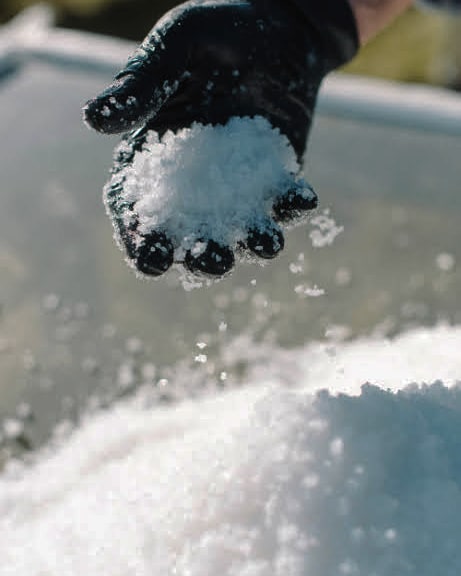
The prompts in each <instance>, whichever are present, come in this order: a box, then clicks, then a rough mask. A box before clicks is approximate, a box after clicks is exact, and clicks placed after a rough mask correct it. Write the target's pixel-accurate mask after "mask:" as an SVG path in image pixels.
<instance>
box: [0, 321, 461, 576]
mask: <svg viewBox="0 0 461 576" xmlns="http://www.w3.org/2000/svg"><path fill="white" fill-rule="evenodd" d="M432 337H433V346H432V347H430V346H427V347H426V348H425V349H424V353H423V354H421V353H420V355H419V357H417V363H416V368H417V371H415V374H417V377H418V379H420V377H421V374H423V373H424V371H425V369H426V371H427V373H428V374H429V377H428V378H430V379H431V380H432V379H433V376H432V375H433V374H434V371H435V368H437V367H440V368H441V369H442V368H443V366H441V365H440V364H441V362H444V361H445V362H450V363H451V364H452V366H453V371H452V373H453V374H454V373H456V372H457V373H458V374H461V357H460V355H459V349H460V347H461V330H459V329H454V328H453V329H450V328H444V329H442V330H433V331H430V330H417V331H414V332H412V333H411V334H407V335H404V336H403V337H399V338H397V339H396V340H394V341H392V342H384V341H381V342H378V341H373V343H372V345H371V346H370V347H369V348H368V349H367V351H366V358H365V357H364V342H359V343H358V344H357V345H355V344H354V343H349V344H347V345H343V344H338V345H337V346H336V354H335V355H328V354H325V353H323V362H320V360H319V358H320V356H318V357H317V359H316V360H315V364H316V370H315V371H314V373H312V374H310V373H309V371H305V372H304V373H303V370H302V368H303V366H308V365H309V358H310V356H311V354H312V353H313V347H312V346H310V347H306V348H305V349H304V350H299V351H298V352H297V355H298V357H297V358H296V357H295V356H293V357H292V364H293V374H295V375H296V379H297V384H299V385H300V386H299V387H287V386H286V384H287V383H291V382H290V381H289V378H288V379H285V378H284V377H281V376H278V377H276V376H274V375H272V378H271V383H270V384H269V383H268V381H269V379H268V378H267V377H266V375H265V372H264V370H265V369H267V358H266V359H263V358H261V359H260V361H259V363H260V369H258V366H256V365H255V366H254V372H253V376H252V382H251V385H249V386H247V387H244V388H240V389H236V390H231V391H228V392H226V393H224V394H222V395H220V396H218V397H214V398H208V399H202V400H197V401H195V402H194V401H187V402H184V403H182V404H179V405H177V406H173V407H169V408H166V407H165V408H156V409H152V408H147V407H146V404H145V402H144V400H145V398H143V396H142V394H140V395H139V396H137V397H136V398H134V399H131V400H129V401H128V400H125V401H124V402H122V403H120V404H118V405H117V406H116V407H113V408H112V409H111V410H109V411H107V412H102V413H101V414H99V415H98V416H96V417H92V418H90V419H89V420H88V421H87V422H85V423H84V424H83V425H82V426H81V428H80V429H79V430H78V431H77V432H76V433H75V434H74V435H73V436H72V437H71V438H70V439H69V440H68V441H67V443H66V444H64V445H63V446H62V447H61V448H60V449H59V450H57V451H54V452H51V451H50V453H49V454H48V455H46V454H43V455H42V456H41V458H40V459H39V461H38V462H37V463H36V464H35V465H34V466H32V467H30V468H26V469H21V468H20V467H17V466H12V467H11V468H10V469H9V470H8V471H7V472H6V473H4V474H3V476H2V477H0V558H1V559H2V561H1V563H0V575H1V576H7V575H8V576H10V575H13V574H14V576H38V575H41V574H46V575H47V576H55V575H56V576H57V575H59V576H74V575H75V576H77V575H78V576H81V575H82V574H86V575H88V576H92V575H96V574H104V575H106V576H122V575H123V576H125V575H127V574H136V576H147V575H149V576H151V575H152V574H153V573H155V574H175V575H178V576H205V575H209V574H211V575H214V574H219V575H222V576H342V575H353V576H359V575H360V576H396V575H398V576H407V575H408V576H409V575H418V576H438V575H440V574H443V575H444V576H455V575H456V576H457V575H458V574H459V573H460V571H461V548H460V547H459V545H458V540H459V534H460V533H461V514H460V510H461V451H460V449H459V438H461V388H460V387H458V386H457V385H455V384H454V385H453V386H451V387H447V386H444V385H442V384H441V383H434V384H431V385H429V384H428V385H423V386H419V387H417V386H411V387H409V388H407V389H405V390H400V391H398V390H399V388H401V385H402V380H405V381H407V379H408V378H409V377H411V363H410V362H405V358H406V357H409V358H416V351H417V350H418V349H420V346H421V341H422V340H427V341H429V340H430V339H431V338H432ZM440 346H442V347H443V348H444V351H443V355H441V354H440V352H441V351H440V348H439V347H440ZM272 356H274V354H272ZM389 358H393V359H394V361H393V362H390V361H389ZM346 359H348V360H347V370H344V371H342V372H341V364H342V361H343V360H344V362H346ZM365 360H366V367H367V368H365V364H364V361H365ZM354 366H357V367H358V371H357V373H354ZM401 367H404V369H403V372H402V373H401V369H402V368H401ZM300 368H301V370H300ZM338 371H340V374H341V378H340V379H339V380H338V379H337V378H336V376H337V374H338ZM284 372H289V365H288V364H287V365H285V369H284ZM300 374H303V375H302V376H300ZM258 375H259V376H258ZM382 377H383V380H386V386H388V384H387V382H388V381H389V382H392V383H393V384H392V388H393V391H392V390H389V389H388V390H386V389H383V388H379V387H377V386H372V385H369V384H367V385H365V386H363V387H362V390H361V393H360V394H359V395H354V396H352V395H346V394H344V393H342V390H349V389H354V390H355V391H356V380H357V379H359V380H361V381H362V384H363V383H364V382H365V380H366V379H367V380H374V381H375V382H377V383H379V382H380V381H381V379H382ZM313 378H315V379H313ZM332 382H336V388H331V389H330V390H329V391H328V392H327V391H324V392H321V391H320V392H319V391H317V392H313V391H314V390H316V389H317V390H318V389H319V388H322V387H323V385H324V383H329V385H331V383H332ZM333 393H337V395H336V396H334V395H333Z"/></svg>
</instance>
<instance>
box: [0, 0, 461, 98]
mask: <svg viewBox="0 0 461 576" xmlns="http://www.w3.org/2000/svg"><path fill="white" fill-rule="evenodd" d="M34 3H36V0H2V1H1V3H0V23H2V22H6V21H8V20H9V19H10V18H12V17H13V16H14V15H15V14H17V13H18V12H19V11H20V10H22V9H23V8H25V7H27V6H30V5H32V4H34ZM48 3H49V4H51V5H52V6H53V7H54V8H55V9H56V12H57V23H58V25H59V26H63V27H68V28H76V29H82V30H88V31H93V32H98V33H103V34H108V35H111V36H118V37H121V38H127V39H131V40H137V41H138V40H142V38H143V37H144V36H145V34H146V33H147V32H148V31H149V29H150V28H151V26H152V25H153V23H154V22H155V21H156V20H157V19H158V18H159V17H160V16H161V15H162V14H163V13H164V12H165V11H166V10H168V9H169V8H171V7H172V6H174V5H175V4H179V2H175V1H174V0H49V2H48ZM347 70H348V71H351V72H353V73H358V74H366V75H371V76H378V77H383V78H389V79H397V80H402V81H407V82H425V83H429V84H435V85H441V86H448V87H451V88H454V89H457V90H459V89H460V88H461V17H452V16H447V15H441V14H439V13H437V12H434V11H422V10H420V9H416V8H414V9H411V10H409V11H408V12H407V13H406V14H404V15H403V16H402V17H401V18H399V19H398V20H397V21H396V22H395V23H394V24H393V26H391V27H390V28H389V29H387V30H386V31H385V32H383V33H382V34H381V35H379V36H378V37H377V38H376V39H375V40H374V41H373V42H372V43H370V44H369V45H368V46H367V47H366V48H365V49H364V50H362V52H361V53H360V55H359V56H358V57H357V58H356V59H355V60H354V62H353V63H352V64H350V65H349V66H348V67H347Z"/></svg>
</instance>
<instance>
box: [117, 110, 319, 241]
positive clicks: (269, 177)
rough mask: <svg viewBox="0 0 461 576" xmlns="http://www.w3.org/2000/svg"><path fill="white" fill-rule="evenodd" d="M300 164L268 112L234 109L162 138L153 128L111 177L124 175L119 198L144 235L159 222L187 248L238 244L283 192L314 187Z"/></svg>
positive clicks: (307, 190)
mask: <svg viewBox="0 0 461 576" xmlns="http://www.w3.org/2000/svg"><path fill="white" fill-rule="evenodd" d="M299 171H300V167H299V165H298V162H297V160H296V155H295V153H294V150H293V148H292V147H291V145H290V143H289V141H288V139H287V138H286V137H285V136H283V135H282V134H281V133H280V131H279V130H277V129H275V128H272V126H271V125H270V123H269V122H268V121H267V120H265V119H264V118H262V117H256V118H237V117H234V118H231V119H230V120H229V122H228V123H227V124H226V125H224V126H221V125H218V126H211V125H202V124H194V125H193V126H192V127H190V128H184V129H182V130H180V131H178V132H177V133H176V134H175V133H173V132H171V131H168V132H166V133H165V134H164V135H163V137H162V138H159V137H158V135H157V134H156V133H155V132H150V133H148V135H147V139H146V142H145V144H144V146H143V148H142V150H141V151H138V152H136V153H135V156H134V161H133V163H132V164H131V165H130V166H128V167H126V168H124V169H123V170H122V171H121V172H119V173H117V174H115V175H114V177H113V178H114V179H115V181H119V180H120V179H122V180H123V181H124V185H123V189H124V190H123V194H122V197H121V199H120V204H121V205H128V206H132V210H133V212H134V213H135V214H136V216H137V220H138V222H139V225H138V231H139V232H140V233H141V234H142V235H147V234H149V232H151V231H152V230H159V229H160V230H163V231H165V232H166V233H167V236H169V237H170V238H171V239H172V240H173V243H174V245H175V246H177V247H183V248H188V247H190V245H192V243H193V241H194V240H196V239H197V238H200V239H210V238H211V239H213V240H215V241H216V242H218V243H221V244H226V245H230V246H234V245H235V244H236V243H237V242H238V241H240V240H245V238H246V234H247V231H248V229H249V228H252V227H256V226H258V225H259V224H261V223H262V222H263V221H264V219H265V218H266V217H267V213H269V212H270V210H271V208H272V205H273V203H274V200H275V199H276V198H277V197H278V196H280V195H281V194H282V193H284V192H287V191H288V190H289V189H290V188H302V189H303V190H304V189H305V190H306V194H313V193H312V192H311V190H310V188H309V186H308V185H307V184H306V183H305V182H304V181H303V180H302V179H297V174H298V173H299ZM109 185H110V183H109ZM108 189H109V188H108Z"/></svg>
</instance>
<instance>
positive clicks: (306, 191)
mask: <svg viewBox="0 0 461 576" xmlns="http://www.w3.org/2000/svg"><path fill="white" fill-rule="evenodd" d="M317 204H318V197H317V194H316V193H315V192H314V190H313V189H312V188H311V186H309V184H305V183H303V184H302V185H301V184H300V185H296V186H293V187H291V188H289V189H288V190H287V191H286V192H285V193H284V194H283V195H282V196H279V198H277V200H276V201H275V202H274V206H273V210H274V215H275V218H276V220H277V221H279V222H289V221H290V220H293V219H296V218H300V217H302V216H303V215H304V214H305V213H306V212H308V211H309V210H314V208H317Z"/></svg>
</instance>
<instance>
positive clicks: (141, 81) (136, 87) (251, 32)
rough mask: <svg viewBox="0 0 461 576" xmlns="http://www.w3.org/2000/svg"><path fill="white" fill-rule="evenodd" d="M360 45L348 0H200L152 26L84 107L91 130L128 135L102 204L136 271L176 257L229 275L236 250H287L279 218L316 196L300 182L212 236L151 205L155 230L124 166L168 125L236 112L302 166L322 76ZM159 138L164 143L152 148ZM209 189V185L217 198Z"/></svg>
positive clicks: (171, 128)
mask: <svg viewBox="0 0 461 576" xmlns="http://www.w3.org/2000/svg"><path fill="white" fill-rule="evenodd" d="M357 46H358V39H357V31H356V27H355V22H354V18H353V15H352V12H351V9H350V7H349V5H348V3H347V2H346V0H321V1H320V0H246V1H245V0H244V1H240V0H228V1H225V0H216V2H213V1H210V0H193V1H191V2H187V3H185V4H182V5H180V6H179V7H178V8H175V9H173V10H172V11H170V12H169V13H167V14H166V15H165V16H164V17H163V18H162V19H161V20H160V21H159V22H158V23H157V24H156V25H155V27H154V28H153V29H152V31H151V32H150V33H149V35H148V36H147V38H146V39H145V40H144V42H143V43H142V44H141V46H140V47H139V48H138V49H137V51H136V52H135V53H134V55H133V56H132V57H131V58H130V59H129V61H128V63H127V66H126V67H125V69H123V70H122V71H121V72H120V73H119V74H118V75H117V76H116V78H115V81H114V83H113V84H111V85H110V86H109V87H108V88H107V89H106V90H104V91H103V92H102V93H101V94H100V95H99V96H97V97H96V98H94V99H93V100H90V101H89V102H88V103H87V104H86V106H85V108H84V119H85V121H86V123H87V124H88V125H89V126H91V127H92V128H94V129H95V130H98V131H99V132H102V133H105V134H113V133H127V134H125V136H124V137H123V140H122V143H121V145H120V146H119V147H118V148H117V149H116V152H115V158H114V165H113V168H112V178H111V180H110V182H109V183H108V185H107V186H106V189H105V201H106V205H107V207H108V210H109V212H110V214H111V216H112V218H113V221H114V225H115V229H116V236H117V238H118V240H119V243H120V244H121V245H122V246H123V247H124V248H125V250H126V252H127V255H128V259H129V261H130V262H131V263H132V264H133V265H134V266H135V267H136V269H137V270H138V271H140V272H141V273H143V274H146V275H150V276H159V275H161V274H163V273H164V272H165V271H166V270H167V269H168V268H169V267H170V266H171V265H172V264H173V262H175V261H176V262H182V263H183V264H184V266H185V267H186V268H187V269H189V270H191V271H192V272H199V273H202V274H205V275H209V276H221V275H223V274H225V273H226V272H228V271H229V270H230V269H231V268H232V267H233V265H234V250H235V248H236V247H237V246H238V247H240V248H242V247H243V249H244V250H246V251H249V252H251V253H254V254H256V255H257V256H259V257H261V258H272V257H274V256H276V254H277V253H278V252H279V251H280V250H281V249H283V246H284V238H283V233H282V231H281V228H280V226H279V224H278V223H280V222H288V221H290V220H291V219H293V218H297V217H299V216H300V214H301V213H305V211H307V210H310V209H312V208H315V206H316V204H317V197H316V195H315V193H314V192H313V191H312V189H311V188H310V187H309V186H308V185H307V184H305V183H304V182H303V181H296V180H295V179H294V178H292V179H291V181H290V179H289V178H285V179H283V178H280V179H279V181H278V185H277V186H278V187H279V189H277V190H275V191H274V190H272V192H271V194H265V195H264V194H263V195H262V196H260V198H261V205H260V206H258V207H256V208H255V211H256V214H254V215H253V217H252V218H251V219H248V221H247V230H246V231H245V233H244V234H243V236H242V233H241V231H240V233H239V234H236V235H235V236H233V237H226V236H225V235H223V234H221V235H219V234H218V235H216V237H214V232H213V228H210V227H208V228H207V225H206V224H207V223H206V222H202V223H201V225H197V228H198V229H197V230H195V233H194V231H191V230H188V231H187V234H186V235H187V238H180V237H178V236H177V234H176V235H175V233H174V231H172V228H171V223H170V224H169V222H168V221H167V220H166V221H161V219H158V218H157V220H156V219H155V214H152V210H151V214H150V216H151V218H150V220H149V222H150V226H148V225H147V224H146V221H145V219H144V221H142V218H141V216H140V211H139V206H140V201H141V203H142V199H140V198H139V195H138V196H136V194H133V190H132V180H133V178H132V176H133V174H132V171H131V176H130V177H127V174H128V172H127V170H128V171H129V170H130V169H132V168H133V166H135V165H136V162H137V157H138V156H139V155H140V154H146V150H147V151H149V150H150V146H151V145H153V146H155V145H157V146H158V145H159V143H161V142H162V140H161V139H162V138H169V141H171V138H172V136H171V132H172V133H179V132H180V131H181V130H183V129H187V128H190V127H194V126H197V125H202V126H205V127H206V126H222V125H226V124H228V122H229V121H230V120H231V119H233V118H235V117H238V118H247V119H248V118H253V119H255V118H257V117H262V118H263V119H265V121H268V122H269V123H270V127H271V128H274V129H276V130H277V132H278V133H279V134H280V136H281V137H283V138H285V139H287V142H288V143H289V145H290V146H291V147H292V150H294V154H295V155H296V158H297V161H298V163H299V164H300V163H301V160H302V157H303V154H304V151H305V146H306V140H307V136H308V132H309V129H310V125H311V120H312V115H313V111H314V107H315V101H316V97H317V93H318V89H319V86H320V83H321V81H322V78H323V77H324V76H325V75H326V74H327V73H328V72H329V71H331V70H332V69H334V68H336V67H338V66H340V65H341V64H343V63H345V62H347V61H348V60H349V59H351V58H352V57H353V55H354V54H355V52H356V50H357ZM260 120H261V119H260ZM259 127H260V128H261V129H264V126H262V127H261V123H260V126H259ZM152 134H155V136H156V137H157V139H158V140H157V142H156V143H155V142H154V143H153V144H152V141H153V140H152V139H153V136H152ZM138 163H139V162H138ZM161 164H162V161H161V159H160V164H159V166H161ZM204 165H206V162H204ZM152 170H153V169H152ZM145 176H146V175H145ZM151 176H152V178H153V179H155V174H152V175H151ZM218 176H219V175H218ZM292 176H293V175H292ZM218 179H219V178H218ZM130 182H131V184H130ZM130 185H131V188H130ZM153 185H154V184H153ZM128 188H130V190H128V191H127V189H128ZM213 194H214V192H213V190H212V189H210V190H209V191H208V195H209V199H210V203H212V201H213V200H214V197H213ZM217 201H219V199H218V200H217ZM236 201H237V200H236ZM241 201H242V200H241V199H238V202H241ZM151 208H152V207H151ZM210 214H211V216H210V215H209V216H208V217H209V218H212V214H213V212H210ZM220 216H221V215H220ZM185 217H187V213H186V214H185Z"/></svg>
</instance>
